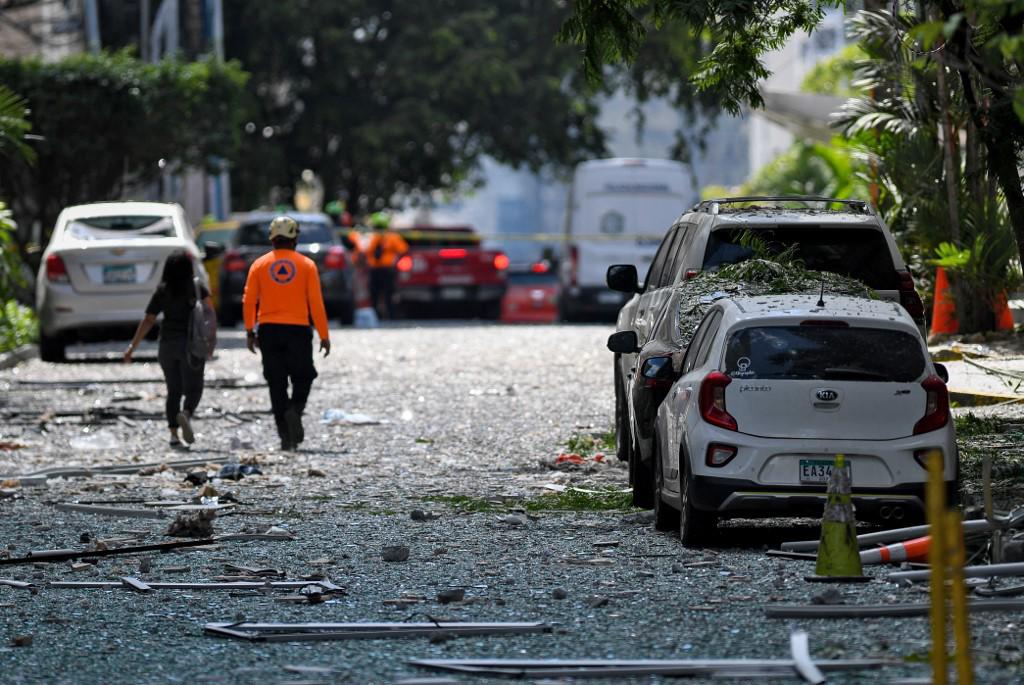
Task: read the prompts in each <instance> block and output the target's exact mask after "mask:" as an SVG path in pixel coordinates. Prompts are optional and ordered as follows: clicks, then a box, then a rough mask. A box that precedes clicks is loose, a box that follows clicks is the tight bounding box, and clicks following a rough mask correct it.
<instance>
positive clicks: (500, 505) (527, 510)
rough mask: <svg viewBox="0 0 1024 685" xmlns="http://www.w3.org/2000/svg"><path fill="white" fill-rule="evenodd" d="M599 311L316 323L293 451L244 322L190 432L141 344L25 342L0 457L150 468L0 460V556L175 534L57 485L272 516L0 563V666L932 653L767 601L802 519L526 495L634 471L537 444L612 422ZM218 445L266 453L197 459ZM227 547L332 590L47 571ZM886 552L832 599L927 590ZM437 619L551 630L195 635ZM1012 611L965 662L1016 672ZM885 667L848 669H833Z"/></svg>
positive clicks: (208, 569) (918, 657)
mask: <svg viewBox="0 0 1024 685" xmlns="http://www.w3.org/2000/svg"><path fill="white" fill-rule="evenodd" d="M609 332H610V328H609V327H606V326H521V327H516V326H498V325H486V324H473V323H458V322H438V323H432V324H429V325H398V324H395V325H390V326H386V327H384V328H380V329H375V330H353V329H334V330H332V332H331V335H332V342H333V345H334V347H333V351H332V353H331V355H330V356H329V357H328V358H326V359H322V358H319V357H318V358H317V368H318V370H319V373H320V376H319V378H318V379H317V380H316V382H315V384H314V388H313V393H312V396H311V399H310V404H309V407H308V411H307V414H306V417H305V425H306V436H307V437H306V441H305V443H304V444H303V445H302V448H301V449H300V450H299V451H298V452H294V453H290V452H281V451H280V450H279V449H277V437H276V434H275V431H274V429H273V425H272V421H271V420H270V417H269V414H268V413H267V410H268V407H269V402H268V398H267V393H266V388H265V386H264V385H263V383H262V378H261V375H260V364H259V358H258V357H256V356H253V355H251V354H249V353H248V351H246V350H245V348H244V336H243V334H242V332H241V331H240V330H233V331H226V332H222V333H221V348H220V350H219V351H218V355H217V359H216V360H215V361H213V362H212V363H211V364H210V365H209V367H208V369H207V380H208V383H209V387H208V388H207V391H206V393H205V395H204V398H203V401H202V404H201V406H200V413H199V416H198V417H197V420H196V422H195V426H196V433H197V442H196V445H195V446H193V448H192V449H191V450H189V451H188V452H180V451H173V450H171V449H170V448H169V447H168V445H167V436H166V429H165V427H164V425H163V420H162V418H161V417H160V415H161V412H162V404H163V403H162V389H163V384H162V381H161V379H160V371H159V367H158V366H157V364H156V362H155V345H153V344H146V345H144V346H143V347H142V348H141V349H140V350H139V352H138V353H137V359H138V362H137V363H134V364H132V365H130V366H124V365H122V364H120V363H119V361H118V360H119V353H120V350H121V349H122V347H123V346H122V345H95V346H82V347H76V348H72V350H71V353H72V362H71V363H68V364H63V365H51V364H43V363H42V362H39V361H38V360H32V361H29V362H26V363H24V364H21V365H19V366H17V367H15V368H12V369H8V370H5V371H0V415H2V416H4V417H5V421H4V423H3V424H2V425H0V475H2V476H11V475H16V474H26V473H33V472H39V471H42V470H45V469H53V468H58V467H83V468H87V467H104V466H119V465H120V466H124V465H127V466H132V465H135V466H138V465H145V464H155V465H156V466H151V467H147V468H144V469H143V470H142V471H141V472H139V473H110V472H102V471H97V472H94V473H93V474H91V475H87V476H81V477H67V478H50V479H48V480H45V483H43V484H37V485H31V484H25V485H23V486H20V487H19V486H18V484H14V483H9V484H7V486H6V487H5V489H4V490H3V492H4V493H5V495H4V497H2V498H0V557H3V556H10V557H20V556H23V555H24V554H26V553H27V552H29V551H30V550H41V549H69V548H70V549H83V548H85V547H87V546H90V545H95V541H96V540H97V539H99V540H110V539H112V538H130V539H132V540H135V541H136V542H135V544H147V543H155V542H162V541H166V540H168V539H169V538H168V537H166V536H165V535H164V532H165V530H166V529H167V527H168V525H169V523H170V522H171V520H173V518H174V517H173V515H171V514H168V515H167V516H166V517H165V518H162V519H150V518H138V517H128V516H115V517H109V516H97V515H95V514H92V513H85V512H79V511H67V510H65V509H61V508H58V506H57V505H59V504H62V503H71V502H79V503H81V502H89V503H93V504H94V506H113V507H120V506H123V507H128V508H134V509H148V510H150V511H156V510H158V507H156V506H153V503H154V502H163V503H169V502H185V501H193V500H195V499H197V498H200V497H203V496H205V497H206V498H207V499H206V500H203V501H205V502H207V503H208V504H209V503H212V502H216V503H218V504H225V503H228V504H233V507H232V508H231V509H228V510H226V511H224V512H222V514H221V515H220V516H219V517H218V518H216V519H215V520H214V521H213V530H214V533H215V534H233V533H249V534H252V533H260V532H265V531H267V530H271V531H273V532H277V533H279V534H280V533H287V534H290V537H289V539H274V540H269V539H265V540H233V541H232V540H225V541H221V542H218V543H217V544H216V545H215V546H214V547H212V548H202V549H199V550H195V551H188V550H181V551H178V552H173V553H168V554H151V555H144V556H132V557H104V558H100V559H99V561H98V563H95V564H89V563H84V564H83V563H81V562H74V563H73V562H60V563H36V564H31V565H18V566H0V578H7V579H13V580H19V581H25V582H31V583H33V584H34V585H36V586H38V588H39V589H38V592H37V593H34V594H33V593H30V592H29V591H28V590H25V589H17V588H12V587H7V586H3V585H0V659H3V662H4V663H3V666H2V673H3V676H2V678H0V680H2V681H3V682H5V683H196V682H209V683H278V682H280V683H293V685H294V684H295V683H298V682H322V683H391V682H397V681H400V680H401V679H403V678H409V677H413V676H420V677H424V676H428V675H430V674H429V673H427V672H424V671H421V670H418V669H416V668H414V667H412V666H409V665H407V664H406V663H405V662H406V660H407V659H410V658H417V657H418V658H454V657H508V658H526V657H531V658H570V657H588V658H630V659H636V658H741V657H742V658H787V657H788V654H789V632H790V629H792V628H803V629H806V630H808V631H809V632H810V633H811V652H812V654H813V655H814V656H815V657H819V658H859V657H882V658H886V659H892V660H893V665H892V666H889V667H887V668H886V669H885V671H884V674H885V677H886V678H889V677H893V678H894V677H898V676H914V675H916V676H921V675H924V671H923V670H922V669H923V666H922V665H921V661H922V660H923V659H925V658H926V655H927V650H928V627H927V622H926V620H925V619H921V618H904V619H884V620H869V621H865V620H851V619H846V620H821V619H817V620H779V619H767V618H765V617H764V616H763V608H764V606H767V605H770V604H777V603H809V602H811V601H813V600H814V598H815V597H819V598H821V597H822V592H823V588H822V587H821V586H818V585H815V584H808V583H806V582H804V580H803V577H804V576H805V575H807V574H809V573H810V572H811V571H812V565H810V564H809V563H808V562H805V561H790V560H781V559H772V558H768V557H766V556H765V554H764V551H765V549H766V548H768V547H770V546H776V545H777V544H778V543H779V542H780V541H781V540H784V539H806V538H814V537H816V536H817V534H818V527H817V523H816V522H814V521H793V520H783V521H775V522H770V521H769V522H749V521H738V522H730V523H729V524H727V525H725V526H723V528H722V530H721V532H720V535H719V537H718V539H717V542H716V543H715V545H713V546H712V547H710V548H708V549H702V550H687V549H684V548H683V547H682V546H681V545H680V543H679V540H678V538H677V537H674V536H672V535H671V534H665V533H656V532H655V531H654V530H653V527H652V526H651V523H650V517H649V515H647V514H645V513H640V512H637V511H635V510H628V509H617V510H612V511H598V510H591V509H590V508H589V507H587V506H585V505H582V506H579V507H576V508H573V507H569V508H568V509H567V510H555V508H554V507H553V506H550V505H540V506H536V505H537V504H538V503H542V502H550V501H551V500H550V499H545V495H544V494H543V493H546V492H551V491H552V490H553V489H557V488H558V487H560V486H567V485H571V486H574V487H577V488H583V489H588V490H597V491H602V490H604V489H606V488H612V489H617V490H620V491H621V489H623V488H625V486H626V470H625V468H624V465H622V464H620V463H618V462H616V461H615V460H614V455H611V454H609V455H607V456H608V457H609V458H608V459H605V460H601V461H598V460H594V459H590V460H588V461H587V462H586V463H585V464H583V465H582V466H571V467H568V468H558V467H556V465H555V461H556V457H557V456H558V454H559V453H560V452H563V451H565V449H566V443H567V441H568V440H569V439H570V438H571V437H572V436H574V435H591V434H599V433H604V432H606V431H608V430H609V429H610V428H611V427H612V411H613V394H612V389H611V360H610V353H608V352H607V351H606V350H605V348H604V340H605V338H606V337H607V335H608V333H609ZM183 459H194V460H197V461H203V460H209V461H210V462H211V463H209V464H208V465H207V466H205V467H203V468H201V469H200V470H203V471H205V472H206V473H207V474H209V475H211V476H212V477H213V479H212V480H211V481H210V483H209V484H208V485H209V486H210V487H212V490H203V489H202V488H201V487H199V486H196V485H193V484H191V483H189V482H187V481H185V480H184V478H183V476H184V472H183V471H178V470H174V469H171V468H166V467H164V466H160V464H162V463H166V462H173V461H180V460H183ZM223 462H234V463H239V462H240V463H242V464H250V465H255V466H257V467H258V468H259V469H260V471H261V472H262V473H261V474H252V475H249V476H246V477H245V478H243V479H241V480H239V481H233V480H227V479H221V478H216V477H215V476H216V474H217V473H218V471H219V469H220V468H221V467H222V464H223ZM613 494H614V493H613ZM547 497H548V498H550V497H551V496H550V495H547ZM212 498H216V499H212ZM107 544H109V545H110V546H116V545H117V544H120V543H117V542H109V543H107ZM386 548H398V549H400V550H406V552H405V553H399V554H394V553H393V552H386V551H385V550H386ZM4 550H6V552H5V551H4ZM405 554H407V558H405V559H404V560H398V561H388V560H386V559H402V558H403V557H405ZM230 564H234V565H239V566H245V567H249V568H250V569H274V570H276V571H280V573H281V577H282V579H284V580H306V579H316V578H322V577H324V576H326V577H328V578H330V580H331V581H333V582H334V583H336V584H337V585H339V586H342V587H344V588H345V590H346V593H345V594H339V595H329V596H327V597H325V599H326V600H327V601H325V602H321V603H316V604H314V603H311V602H309V601H308V600H307V599H305V598H303V597H301V596H300V597H295V596H294V595H295V593H282V592H271V591H265V592H254V591H251V590H246V591H233V592H227V591H196V590H156V591H153V592H150V593H145V594H139V593H137V592H132V591H129V590H126V589H83V588H76V589H56V588H52V587H47V583H49V582H51V581H115V582H116V581H118V579H120V578H122V577H125V576H132V577H138V578H141V579H142V580H144V581H147V582H214V581H217V580H218V579H225V578H235V577H238V575H239V573H241V572H240V571H239V570H238V569H237V568H233V567H232V566H229V565H230ZM887 571H888V569H880V568H872V569H869V570H868V573H869V574H870V575H872V576H875V577H876V578H879V580H878V581H877V582H874V583H868V584H860V585H851V586H838V587H839V593H838V595H829V596H827V597H825V599H824V600H823V601H829V602H831V601H842V602H846V603H850V604H854V603H897V602H919V601H925V600H926V598H927V595H926V594H925V593H926V591H925V590H924V589H921V588H916V587H915V588H905V587H898V586H896V585H892V584H889V583H886V582H884V581H883V580H881V579H882V578H884V576H885V574H886V573H887ZM311 582H312V581H311ZM451 590H456V591H458V590H461V591H462V594H463V595H464V596H463V598H462V600H461V601H454V602H450V601H447V600H448V599H451V594H446V593H449V592H450V591H451ZM289 595H292V596H291V597H289ZM457 596H458V593H456V597H457ZM446 618H451V619H457V620H464V621H465V620H470V621H544V622H547V623H549V624H551V625H553V626H554V632H553V633H552V634H549V635H523V636H491V637H471V638H453V639H447V640H446V639H439V640H435V641H428V640H427V639H424V638H416V639H406V640H400V639H389V640H369V641H357V642H298V643H280V644H256V643H246V642H241V641H234V640H229V639H226V638H220V637H213V636H207V635H204V634H203V632H202V626H203V624H205V623H207V622H233V621H241V620H249V621H259V622H273V621H286V622H338V621H410V620H412V621H423V620H431V619H438V620H443V619H446ZM1022 619H1024V614H1022V613H1021V612H1017V613H1011V614H984V615H981V616H978V617H976V618H975V619H974V623H973V628H974V634H975V641H976V642H975V643H976V644H977V645H978V646H979V649H978V654H977V656H976V660H977V664H978V673H979V678H978V682H991V683H997V682H1005V683H1009V682H1019V681H1020V678H1021V676H1022V673H1021V660H1020V657H1021V652H1020V647H1019V645H1020V629H1019V626H1020V625H1021V621H1022ZM878 677H879V676H878V674H877V673H876V674H872V673H870V672H863V673H850V674H843V675H841V676H839V677H837V678H835V679H833V680H831V682H850V683H866V682H875V681H876V680H877V679H878ZM457 682H463V683H483V682H494V681H493V680H491V679H488V678H473V677H459V678H458V680H457ZM595 682H623V681H622V679H616V680H614V681H595ZM636 682H658V681H657V680H653V681H652V680H651V679H649V678H641V679H638V680H637V681H636ZM716 682H724V681H722V680H717V681H716Z"/></svg>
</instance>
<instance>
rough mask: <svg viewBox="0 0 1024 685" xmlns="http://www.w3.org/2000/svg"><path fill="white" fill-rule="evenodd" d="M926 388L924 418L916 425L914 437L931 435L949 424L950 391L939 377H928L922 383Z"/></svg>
mask: <svg viewBox="0 0 1024 685" xmlns="http://www.w3.org/2000/svg"><path fill="white" fill-rule="evenodd" d="M921 387H922V388H924V392H925V401H924V416H922V417H921V420H920V421H918V422H917V423H916V424H914V435H918V434H920V433H930V432H931V431H933V430H938V429H939V428H942V427H943V426H945V425H946V424H947V423H949V391H948V390H946V384H945V383H943V382H942V379H941V378H939V377H938V376H928V378H925V379H924V380H923V381H921Z"/></svg>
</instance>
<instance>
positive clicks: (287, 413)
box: [242, 216, 331, 450]
mask: <svg viewBox="0 0 1024 685" xmlns="http://www.w3.org/2000/svg"><path fill="white" fill-rule="evenodd" d="M298 237H299V225H298V224H297V223H296V222H295V220H294V219H292V218H291V217H288V216H279V217H277V218H275V219H274V220H273V221H271V222H270V242H271V244H272V245H273V247H274V249H273V251H271V252H268V253H267V254H265V255H263V256H262V257H260V258H259V259H257V260H256V261H255V262H253V263H252V266H251V267H249V275H248V276H247V277H246V279H245V294H244V295H243V296H242V313H243V316H244V318H245V332H246V346H247V347H248V348H249V351H250V352H252V353H253V354H256V347H257V346H258V347H259V348H260V351H261V352H262V354H263V377H264V378H265V379H267V386H268V387H269V389H270V408H271V410H272V411H273V413H274V423H275V424H276V425H277V434H278V436H280V438H281V449H283V450H293V449H295V448H296V447H298V444H299V443H300V442H302V440H303V438H304V437H305V436H304V434H303V430H302V412H303V410H304V409H305V408H306V400H307V399H308V398H309V391H310V388H311V387H312V386H313V379H314V378H316V375H317V374H316V368H314V366H313V332H312V331H311V330H310V328H309V322H310V319H312V321H313V325H314V326H315V327H316V332H317V334H318V335H319V336H320V350H321V351H322V352H323V353H324V356H325V357H326V356H327V355H328V354H329V353H330V351H331V340H330V336H329V333H328V331H327V311H326V310H325V309H324V298H323V294H322V293H321V291H320V274H319V273H318V272H317V270H316V264H315V263H314V262H313V260H311V259H310V258H309V257H306V256H305V255H301V254H299V253H298V252H296V251H295V245H296V242H297V240H298ZM257 324H259V329H258V330H257V328H256V326H257ZM257 336H258V337H257ZM289 380H291V384H292V396H291V398H289V397H288V381H289Z"/></svg>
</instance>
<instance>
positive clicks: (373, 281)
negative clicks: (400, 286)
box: [370, 267, 395, 319]
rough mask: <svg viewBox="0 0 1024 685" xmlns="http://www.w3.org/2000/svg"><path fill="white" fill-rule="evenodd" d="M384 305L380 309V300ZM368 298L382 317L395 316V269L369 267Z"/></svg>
mask: <svg viewBox="0 0 1024 685" xmlns="http://www.w3.org/2000/svg"><path fill="white" fill-rule="evenodd" d="M382 298H383V300H384V306H383V311H381V309H382V308H381V304H380V301H381V299H382ZM370 300H372V301H373V307H374V309H376V310H377V316H379V317H381V318H382V319H384V318H387V319H393V318H395V269H394V268H393V267H383V268H378V267H374V268H372V269H370Z"/></svg>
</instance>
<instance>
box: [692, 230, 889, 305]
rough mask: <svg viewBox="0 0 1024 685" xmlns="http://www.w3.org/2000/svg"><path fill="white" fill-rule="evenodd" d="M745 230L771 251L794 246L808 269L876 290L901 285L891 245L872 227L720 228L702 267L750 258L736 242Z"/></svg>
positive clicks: (709, 244) (749, 254)
mask: <svg viewBox="0 0 1024 685" xmlns="http://www.w3.org/2000/svg"><path fill="white" fill-rule="evenodd" d="M746 231H751V232H752V233H753V234H754V235H756V236H757V237H758V238H760V239H761V240H764V241H765V242H766V243H767V247H768V250H769V251H770V252H772V253H774V254H778V253H779V252H782V251H783V250H785V249H787V248H788V247H789V246H791V245H796V257H797V258H798V259H800V260H801V261H802V262H803V264H804V266H806V267H807V268H808V269H813V270H815V271H831V272H832V273H837V274H841V275H843V276H849V277H851V278H856V279H857V280H858V281H861V282H863V283H865V284H866V285H868V286H869V287H871V288H874V289H875V290H897V289H899V277H898V276H897V275H896V266H895V264H893V262H892V254H891V253H890V252H889V245H888V243H887V242H886V240H885V236H884V235H883V234H882V232H881V231H879V230H877V229H874V228H836V227H823V226H816V225H800V226H771V227H763V228H762V227H755V226H751V227H744V228H726V229H719V230H717V231H714V232H712V233H711V236H710V237H709V238H708V246H707V250H705V252H704V270H705V271H710V270H714V269H715V268H717V267H720V266H724V265H726V264H735V263H736V262H742V261H743V260H745V259H750V258H751V257H753V256H754V252H753V250H752V249H751V248H749V247H745V246H743V245H741V244H740V243H741V236H742V235H743V234H744V233H745V232H746Z"/></svg>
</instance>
